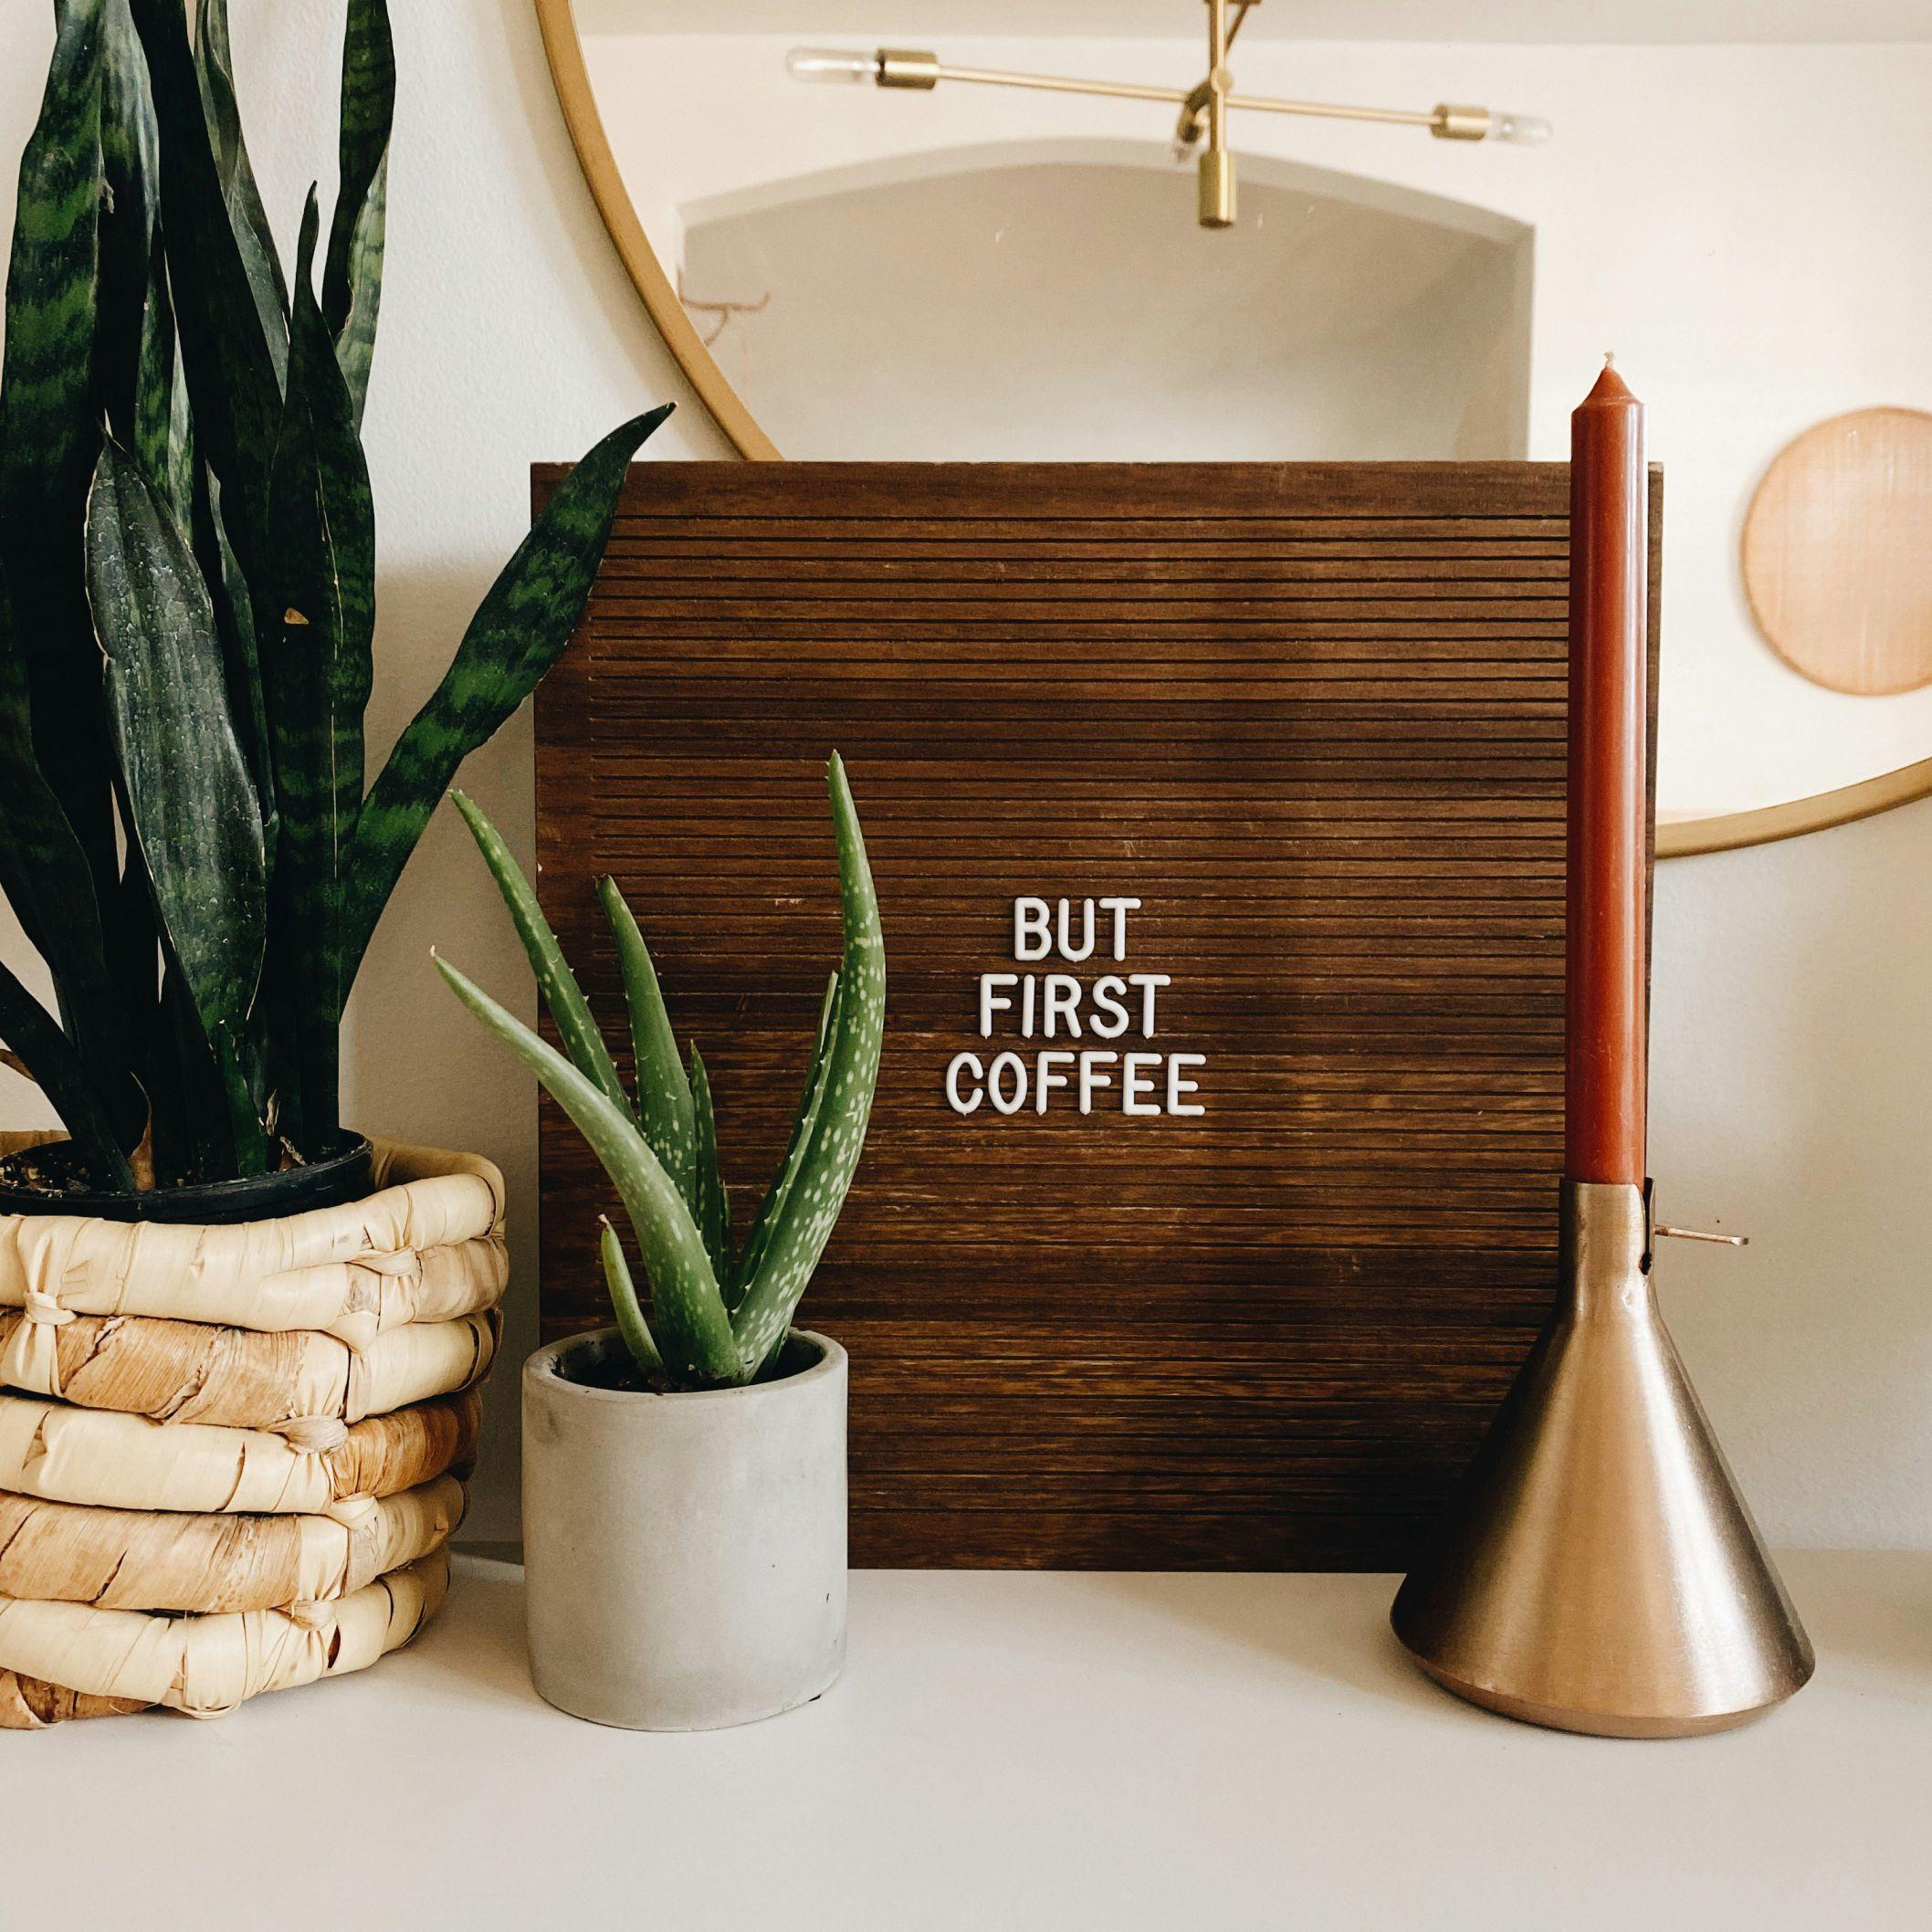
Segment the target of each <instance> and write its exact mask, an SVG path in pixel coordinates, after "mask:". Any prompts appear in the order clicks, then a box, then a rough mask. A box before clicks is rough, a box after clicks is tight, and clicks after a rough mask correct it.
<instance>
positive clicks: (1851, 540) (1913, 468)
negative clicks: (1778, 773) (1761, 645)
mask: <svg viewBox="0 0 1932 1932" xmlns="http://www.w3.org/2000/svg"><path fill="white" fill-rule="evenodd" d="M1744 590H1745V595H1746V596H1747V597H1748V599H1749V601H1750V606H1751V614H1752V615H1753V616H1754V617H1755V618H1756V619H1757V620H1758V628H1759V630H1760V631H1762V632H1763V633H1764V635H1765V640H1766V642H1768V643H1769V645H1770V646H1771V648H1772V649H1773V650H1774V651H1776V652H1777V653H1778V655H1779V656H1780V657H1782V658H1783V659H1784V661H1785V662H1786V663H1787V664H1788V665H1790V667H1791V668H1792V669H1793V670H1795V671H1798V672H1800V673H1801V674H1802V675H1803V676H1804V677H1809V678H1810V679H1811V681H1812V683H1814V684H1822V685H1823V686H1824V687H1825V688H1827V689H1828V690H1833V691H1849V692H1852V693H1853V695H1855V696H1858V697H1862V698H1877V697H1884V696H1887V695H1889V694H1891V693H1894V692H1898V691H1916V690H1917V689H1918V688H1920V687H1921V686H1923V685H1927V684H1932V415H1927V414H1926V412H1925V411H1923V410H1919V409H1854V410H1853V411H1852V413H1851V414H1850V415H1842V416H1832V417H1830V418H1829V419H1827V420H1826V421H1825V422H1822V423H1818V424H1814V425H1812V426H1811V428H1810V429H1808V430H1806V431H1805V432H1804V434H1803V435H1802V436H1799V437H1797V438H1796V439H1795V440H1793V441H1792V442H1790V443H1788V444H1786V445H1785V446H1784V447H1783V448H1782V449H1781V450H1780V451H1779V453H1778V455H1777V456H1776V457H1774V458H1773V459H1772V462H1771V467H1770V468H1769V469H1768V470H1767V471H1766V472H1765V476H1764V480H1763V482H1761V483H1760V484H1759V486H1758V493H1757V495H1756V496H1755V497H1753V498H1752V499H1751V507H1750V509H1749V511H1748V514H1747V515H1746V517H1745V520H1744Z"/></svg>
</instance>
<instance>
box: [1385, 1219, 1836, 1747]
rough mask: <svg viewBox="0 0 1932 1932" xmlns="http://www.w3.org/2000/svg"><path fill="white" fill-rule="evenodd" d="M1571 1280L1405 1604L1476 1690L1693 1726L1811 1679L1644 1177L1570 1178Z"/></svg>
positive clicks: (1442, 1665)
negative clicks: (1737, 1471) (1670, 1276)
mask: <svg viewBox="0 0 1932 1932" xmlns="http://www.w3.org/2000/svg"><path fill="white" fill-rule="evenodd" d="M1563 1223H1564V1235H1565V1239H1564V1244H1563V1245H1564V1255H1563V1288H1562V1294H1561V1297H1560V1299H1559V1303H1558V1306H1557V1308H1556V1310H1555V1312H1554V1314H1553V1315H1552V1316H1551V1318H1550V1320H1549V1326H1548V1327H1547V1328H1545V1329H1544V1331H1543V1334H1542V1336H1541V1338H1540V1339H1538V1343H1537V1345H1536V1348H1535V1349H1534V1350H1533V1351H1532V1352H1531V1354H1530V1357H1529V1360H1528V1361H1527V1362H1526V1363H1525V1364H1524V1366H1523V1370H1522V1372H1521V1373H1520V1374H1519V1375H1518V1377H1517V1381H1516V1384H1515V1386H1514V1388H1513V1389H1512V1390H1511V1391H1510V1392H1509V1395H1508V1397H1507V1400H1506V1401H1505V1402H1504V1405H1503V1408H1502V1410H1501V1412H1499V1413H1498V1415H1497V1417H1496V1423H1495V1425H1494V1427H1493V1428H1492V1430H1491V1431H1490V1434H1489V1437H1488V1440H1487V1441H1486V1443H1485V1444H1484V1446H1483V1448H1482V1450H1481V1451H1480V1452H1479V1453H1478V1454H1477V1457H1476V1460H1475V1464H1474V1465H1473V1466H1472V1467H1471V1469H1470V1472H1469V1474H1468V1475H1467V1476H1466V1477H1465V1480H1464V1486H1463V1488H1462V1490H1461V1492H1460V1494H1459V1495H1458V1496H1457V1497H1456V1499H1455V1500H1454V1503H1453V1504H1452V1505H1451V1507H1450V1509H1449V1511H1448V1513H1447V1516H1446V1517H1445V1519H1444V1525H1443V1528H1442V1530H1441V1532H1440V1538H1439V1540H1438V1542H1437V1545H1436V1547H1435V1549H1433V1552H1432V1554H1431V1555H1430V1556H1429V1557H1428V1559H1426V1560H1425V1561H1424V1562H1423V1563H1422V1564H1421V1565H1420V1566H1419V1567H1418V1568H1417V1569H1416V1570H1413V1571H1412V1572H1411V1574H1410V1576H1409V1577H1408V1579H1407V1580H1406V1581H1405V1582H1404V1583H1403V1584H1402V1590H1401V1591H1400V1592H1399V1593H1398V1595H1397V1597H1396V1599H1395V1606H1394V1610H1393V1612H1391V1622H1393V1624H1394V1626H1395V1633H1396V1635H1397V1636H1398V1637H1399V1638H1400V1639H1401V1640H1402V1643H1403V1644H1404V1645H1405V1646H1406V1647H1407V1649H1408V1650H1409V1651H1410V1652H1411V1654H1412V1655H1413V1656H1414V1658H1415V1660H1416V1662H1417V1663H1419V1664H1421V1665H1422V1667H1423V1669H1424V1670H1425V1671H1427V1672H1428V1673H1429V1675H1431V1676H1432V1677H1433V1678H1435V1680H1436V1681H1437V1682H1438V1683H1440V1684H1441V1685H1444V1687H1445V1688H1446V1689H1449V1690H1451V1691H1454V1693H1455V1695H1456V1696H1459V1697H1465V1698H1467V1699H1468V1700H1469V1701H1470V1702H1471V1703H1474V1704H1479V1705H1483V1706H1486V1707H1487V1708H1488V1709H1491V1710H1496V1711H1500V1712H1503V1713H1504V1714H1505V1715H1506V1716H1508V1717H1520V1718H1523V1719H1526V1720H1527V1721H1528V1722H1529V1723H1532V1724H1542V1725H1548V1726H1550V1727H1555V1728H1558V1729H1562V1730H1571V1731H1588V1732H1592V1733H1595V1734H1597V1735H1599V1736H1602V1737H1610V1738H1685V1737H1694V1736H1696V1735H1697V1734H1698V1733H1700V1732H1704V1731H1715V1730H1723V1729H1725V1728H1727V1727H1729V1726H1731V1725H1735V1724H1741V1723H1743V1722H1744V1721H1745V1720H1746V1719H1748V1718H1749V1717H1755V1716H1757V1715H1758V1714H1759V1712H1761V1711H1763V1710H1766V1709H1768V1708H1769V1706H1772V1705H1774V1704H1778V1703H1780V1702H1782V1701H1783V1699H1785V1698H1786V1697H1789V1696H1790V1695H1791V1693H1792V1692H1793V1691H1795V1690H1798V1689H1799V1688H1800V1687H1801V1685H1803V1684H1804V1682H1805V1681H1806V1679H1807V1678H1809V1677H1810V1675H1811V1668H1812V1654H1811V1642H1810V1640H1809V1638H1807V1637H1806V1635H1805V1633H1804V1628H1803V1626H1802V1625H1801V1623H1800V1622H1799V1621H1798V1614H1797V1612H1796V1611H1794V1610H1793V1609H1792V1607H1791V1601H1790V1598H1789V1597H1788V1596H1787V1595H1786V1594H1785V1590H1784V1585H1783V1584H1782V1583H1781V1582H1780V1580H1779V1577H1778V1572H1777V1570H1775V1569H1774V1568H1773V1567H1772V1564H1771V1560H1770V1558H1769V1556H1768V1555H1767V1554H1766V1552H1765V1549H1764V1545H1763V1543H1762V1542H1761V1541H1760V1540H1759V1535H1758V1530H1757V1526H1756V1525H1755V1524H1754V1523H1753V1522H1752V1521H1751V1517H1750V1511H1749V1510H1748V1508H1747V1507H1745V1503H1744V1498H1743V1497H1742V1496H1740V1495H1739V1494H1738V1486H1737V1484H1736V1482H1735V1481H1734V1480H1733V1478H1732V1476H1731V1473H1730V1470H1729V1469H1728V1467H1727V1465H1726V1464H1725V1460H1724V1455H1723V1453H1722V1452H1721V1451H1720V1450H1719V1449H1718V1447H1717V1439H1716V1438H1715V1436H1713V1434H1712V1433H1711V1428H1710V1423H1709V1422H1708V1421H1707V1419H1706V1416H1705V1413H1704V1410H1703V1407H1702V1405H1701V1404H1700V1403H1699V1402H1698V1401H1697V1397H1696V1391H1694V1390H1693V1389H1692V1388H1691V1385H1690V1381H1689V1379H1688V1378H1687V1377H1686V1376H1685V1372H1684V1364H1683V1363H1682V1362H1681V1361H1680V1360H1678V1356H1677V1350H1676V1348H1675V1345H1674V1344H1673V1342H1672V1341H1671V1339H1670V1334H1669V1331H1668V1330H1667V1329H1666V1328H1664V1322H1663V1318H1662V1317H1661V1316H1660V1315H1659V1314H1658V1312H1657V1305H1656V1297H1655V1295H1654V1291H1653V1286H1652V1280H1651V1275H1650V1266H1649V1261H1650V1255H1649V1249H1650V1228H1649V1214H1648V1212H1647V1203H1646V1201H1645V1198H1644V1194H1643V1191H1642V1190H1640V1189H1638V1188H1635V1187H1628V1186H1612V1185H1599V1184H1591V1183H1582V1182H1568V1181H1566V1182H1565V1183H1564V1191H1563Z"/></svg>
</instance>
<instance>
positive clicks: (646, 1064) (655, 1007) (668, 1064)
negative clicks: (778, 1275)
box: [597, 874, 721, 1278]
mask: <svg viewBox="0 0 1932 1932" xmlns="http://www.w3.org/2000/svg"><path fill="white" fill-rule="evenodd" d="M597 898H598V899H599V900H600V901H601V902H602V904H603V907H604V918H605V919H607V920H608V921H609V923H610V929H611V937H612V939H614V940H615V941H616V944H617V970H618V971H619V973H620V974H621V975H622V977H623V980H624V1003H625V1007H626V1009H627V1010H628V1012H629V1014H630V1022H631V1061H632V1065H633V1066H634V1068H635V1079H634V1081H633V1086H634V1088H635V1094H636V1114H637V1124H638V1126H639V1127H641V1128H642V1129H644V1138H645V1139H646V1140H647V1141H648V1142H649V1143H650V1148H651V1151H652V1152H653V1153H654V1154H656V1156H657V1160H658V1163H659V1165H660V1166H662V1167H663V1169H664V1171H665V1172H666V1173H667V1174H668V1175H669V1176H670V1177H671V1179H672V1180H673V1181H676V1182H677V1188H678V1192H680V1193H682V1194H683V1196H684V1198H685V1199H686V1200H687V1201H688V1202H690V1204H691V1211H692V1213H697V1212H698V1138H697V1127H696V1123H695V1122H694V1120H693V1118H692V1112H691V1084H690V1082H689V1080H688V1079H687V1078H686V1076H685V1071H684V1062H683V1061H682V1060H681V1059H680V1058H679V1057H678V1055H677V1039H676V1037H675V1036H674V1035H673V1034H672V1032H671V1018H670V1015H669V1014H668V1013H666V1011H665V1009H664V994H663V992H661V991H660V990H659V988H658V985H657V969H656V967H655V966H654V965H653V964H652V963H651V954H650V949H649V948H648V947H647V946H646V944H645V943H644V934H643V933H642V932H640V931H639V930H638V929H637V921H636V919H635V918H634V917H633V915H632V912H631V908H630V906H629V904H628V903H627V902H626V901H625V897H624V894H623V892H622V891H621V890H619V888H618V885H617V881H616V880H615V879H614V878H612V877H609V876H608V875H607V874H606V875H605V877H603V878H601V879H599V880H598V881H597ZM720 1278H721V1277H720Z"/></svg>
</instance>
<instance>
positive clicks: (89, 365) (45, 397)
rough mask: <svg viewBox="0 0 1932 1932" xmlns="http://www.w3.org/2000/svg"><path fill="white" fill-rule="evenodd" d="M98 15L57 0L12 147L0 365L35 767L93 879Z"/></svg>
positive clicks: (103, 811) (97, 733)
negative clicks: (17, 142)
mask: <svg viewBox="0 0 1932 1932" xmlns="http://www.w3.org/2000/svg"><path fill="white" fill-rule="evenodd" d="M101 21H102V0H61V4H60V5H58V6H57V8H56V11H55V22H56V26H55V40H54V53H53V58H52V61H51V62H50V63H49V65H48V68H47V87H46V90H45V92H44V94H43V96H42V99H41V103H40V113H39V118H38V119H37V121H36V122H35V125H34V130H33V132H32V133H31V135H29V137H28V139H27V143H26V150H25V152H23V153H22V155H21V158H20V182H19V198H18V202H17V206H16V218H15V223H14V236H13V249H12V257H11V260H10V263H9V267H8V272H7V282H6V324H5V337H4V341H5V366H4V369H0V553H4V557H5V563H6V566H7V569H8V572H9V575H10V577H11V580H12V594H13V600H14V607H15V613H16V618H17V620H18V629H17V631H16V635H15V638H14V640H13V647H16V648H18V649H20V650H21V651H23V652H24V653H25V656H26V668H27V677H28V681H29V687H30V692H31V699H32V705H31V716H32V721H33V741H34V744H35V746H36V748H37V751H38V754H39V763H40V770H41V772H43V773H44V774H45V775H46V779H47V783H48V784H49V785H50V786H51V788H52V790H53V793H54V795H55V797H56V798H57V799H58V801H59V803H60V809H61V811H62V812H63V813H64V814H66V816H67V820H68V824H69V826H70V827H71V828H72V830H73V833H74V835H75V836H76V837H77V838H78V839H79V842H80V846H81V850H82V851H83V852H84V853H85V854H86V855H87V859H88V865H89V869H90V871H91V874H92V877H93V880H94V887H93V889H94V890H95V891H96V892H98V893H100V894H105V893H107V892H109V891H110V890H111V889H112V886H113V881H114V878H115V877H116V870H117V868H116V863H115V860H116V853H115V839H114V823H113V798H112V792H111V774H110V759H109V752H108V746H107V740H106V737H105V734H104V733H103V731H102V730H101V726H100V652H99V651H98V650H97V649H96V648H95V646H94V640H93V636H92V634H91V631H90V629H89V624H88V614H87V595H86V586H85V562H84V559H83V556H82V551H81V541H80V526H81V519H82V516H83V514H84V511H85V507H86V503H87V491H88V479H89V477H90V476H91V475H92V473H93V468H94V459H95V457H97V456H98V455H99V454H100V413H101V402H100V391H99V387H98V384H97V380H96V368H95V353H94V329H95V320H96V308H95V286H96V278H97V272H98V267H99V251H100V202H101V152H100V97H101V79H100V69H101V46H102V33H101Z"/></svg>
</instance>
